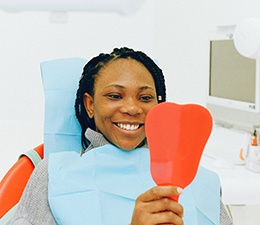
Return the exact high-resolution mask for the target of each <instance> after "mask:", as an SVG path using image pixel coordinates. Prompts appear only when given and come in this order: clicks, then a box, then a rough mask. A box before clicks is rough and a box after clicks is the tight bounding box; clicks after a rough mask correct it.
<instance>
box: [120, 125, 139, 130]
mask: <svg viewBox="0 0 260 225" xmlns="http://www.w3.org/2000/svg"><path fill="white" fill-rule="evenodd" d="M117 126H118V127H120V128H121V129H124V130H137V129H138V128H139V125H134V124H122V123H118V124H117Z"/></svg>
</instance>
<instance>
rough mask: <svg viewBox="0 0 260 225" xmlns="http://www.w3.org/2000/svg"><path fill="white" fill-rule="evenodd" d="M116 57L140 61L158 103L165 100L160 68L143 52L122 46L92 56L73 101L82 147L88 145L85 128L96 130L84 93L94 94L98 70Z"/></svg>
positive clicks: (163, 81) (84, 147)
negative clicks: (85, 104) (86, 105)
mask: <svg viewBox="0 0 260 225" xmlns="http://www.w3.org/2000/svg"><path fill="white" fill-rule="evenodd" d="M118 58H131V59H134V60H136V61H138V62H140V63H142V64H143V65H144V66H145V67H146V68H147V69H148V71H149V72H150V73H151V75H152V77H153V79H154V83H155V88H156V93H157V100H158V103H161V102H165V101H166V87H165V80H164V76H163V73H162V70H161V69H160V68H159V67H158V66H157V65H156V64H155V63H154V61H153V60H152V59H151V58H150V57H149V56H147V55H146V54H145V53H143V52H141V51H134V50H133V49H130V48H126V47H123V48H115V49H114V50H113V52H111V53H110V54H105V53H101V54H99V55H98V56H96V57H94V58H92V59H91V60H90V61H89V62H88V63H87V64H86V65H85V66H84V68H83V73H82V76H81V77H80V80H79V87H78V90H77V95H76V101H75V111H76V117H77V119H78V121H79V123H80V125H81V129H82V134H81V143H82V147H83V149H86V148H87V147H88V145H89V143H88V140H87V139H86V138H85V135H84V133H85V131H86V129H87V128H88V127H89V128H91V129H93V130H96V125H95V122H94V119H93V118H89V116H88V114H87V112H86V109H85V106H84V94H85V93H88V94H90V95H91V96H94V83H95V79H96V77H97V76H98V73H99V70H100V69H101V68H103V67H104V66H105V65H107V64H108V63H109V62H111V61H112V60H115V59H118Z"/></svg>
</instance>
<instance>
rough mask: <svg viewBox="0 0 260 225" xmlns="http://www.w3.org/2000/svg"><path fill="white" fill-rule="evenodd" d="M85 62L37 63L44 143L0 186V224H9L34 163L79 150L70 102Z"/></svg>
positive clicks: (78, 130) (77, 127)
mask: <svg viewBox="0 0 260 225" xmlns="http://www.w3.org/2000/svg"><path fill="white" fill-rule="evenodd" d="M85 64H86V59H81V58H64V59H57V60H51V61H46V62H42V63H41V64H40V67H41V74H42V81H43V88H44V95H45V116H44V144H40V145H39V146H37V147H36V148H35V149H34V150H30V151H28V152H26V153H25V154H22V155H21V156H20V157H19V160H18V161H17V162H16V163H15V164H14V165H13V166H12V167H11V168H10V170H9V171H8V172H7V173H6V174H5V176H4V178H3V179H2V181H1V183H0V225H6V224H9V222H10V220H11V218H12V217H13V215H14V213H15V210H16V207H17V205H18V204H19V200H20V198H21V196H22V193H23V190H24V188H25V186H26V184H27V182H28V180H29V178H30V175H31V173H32V172H33V169H34V167H35V166H36V165H37V163H38V162H39V161H40V160H41V159H43V157H48V155H49V154H50V153H52V152H57V151H80V150H81V128H80V125H79V124H78V121H77V119H76V116H75V110H74V102H75V98H76V90H77V88H78V81H79V78H80V75H81V74H82V71H83V67H84V65H85Z"/></svg>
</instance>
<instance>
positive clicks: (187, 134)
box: [145, 102, 212, 201]
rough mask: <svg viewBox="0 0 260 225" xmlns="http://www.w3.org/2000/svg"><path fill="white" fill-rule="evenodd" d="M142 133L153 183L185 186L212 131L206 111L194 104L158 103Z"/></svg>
mask: <svg viewBox="0 0 260 225" xmlns="http://www.w3.org/2000/svg"><path fill="white" fill-rule="evenodd" d="M145 129H146V137H147V141H148V145H149V149H150V158H151V168H150V169H151V174H152V177H153V179H154V181H155V183H156V184H157V185H174V186H178V187H181V188H185V187H186V186H188V185H189V184H190V183H191V182H192V180H193V179H194V177H195V175H196V173H197V170H198V166H199V162H200V158H201V155H202V152H203V149H204V147H205V145H206V143H207V140H208V138H209V135H210V133H211V130H212V117H211V115H210V113H209V111H208V110H207V109H206V108H204V107H202V106H200V105H196V104H186V105H178V104H175V103H170V102H165V103H160V104H158V105H156V106H155V107H154V108H152V109H151V110H150V111H149V113H148V114H147V117H146V122H145ZM170 198H172V199H174V200H175V201H178V197H170Z"/></svg>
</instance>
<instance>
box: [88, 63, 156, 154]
mask: <svg viewBox="0 0 260 225" xmlns="http://www.w3.org/2000/svg"><path fill="white" fill-rule="evenodd" d="M84 103H85V107H86V110H87V113H88V115H89V117H90V118H93V117H94V120H95V124H96V129H97V131H98V132H101V133H102V134H103V135H104V136H105V137H106V138H107V140H108V141H110V142H111V143H112V144H114V145H116V146H118V147H120V148H122V149H124V150H130V149H133V148H136V147H138V145H139V144H140V143H141V142H142V141H143V140H144V138H145V128H144V122H145V117H146V115H147V113H148V111H149V110H150V109H151V108H152V107H153V106H155V105H157V104H158V102H157V98H156V90H155V84H154V80H153V77H152V75H151V74H150V72H149V71H148V70H147V69H146V67H145V66H144V65H143V64H141V63H140V62H138V61H136V60H133V59H130V58H128V59H116V60H114V61H111V62H110V63H108V64H107V65H106V66H105V67H103V68H102V69H101V70H100V71H99V74H98V77H97V78H96V81H95V84H94V96H93V97H92V96H90V95H89V94H87V93H86V94H85V96H84Z"/></svg>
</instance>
